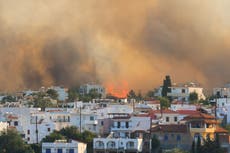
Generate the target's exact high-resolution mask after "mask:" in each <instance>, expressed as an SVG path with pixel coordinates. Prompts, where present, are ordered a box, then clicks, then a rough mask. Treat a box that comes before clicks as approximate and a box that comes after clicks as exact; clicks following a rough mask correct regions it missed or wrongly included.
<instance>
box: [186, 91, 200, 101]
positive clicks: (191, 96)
mask: <svg viewBox="0 0 230 153" xmlns="http://www.w3.org/2000/svg"><path fill="white" fill-rule="evenodd" d="M188 99H189V101H190V103H197V102H198V94H197V93H196V92H195V91H194V92H191V93H190V94H189V98H188Z"/></svg>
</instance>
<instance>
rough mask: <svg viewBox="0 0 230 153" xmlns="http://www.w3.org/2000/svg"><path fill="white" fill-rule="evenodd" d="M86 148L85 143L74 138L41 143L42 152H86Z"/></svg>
mask: <svg viewBox="0 0 230 153" xmlns="http://www.w3.org/2000/svg"><path fill="white" fill-rule="evenodd" d="M86 148H87V144H85V143H82V142H78V141H74V140H70V141H69V142H68V141H66V140H56V141H55V142H43V143H42V153H86V152H87V151H86Z"/></svg>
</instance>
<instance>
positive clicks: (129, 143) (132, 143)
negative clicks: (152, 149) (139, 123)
mask: <svg viewBox="0 0 230 153" xmlns="http://www.w3.org/2000/svg"><path fill="white" fill-rule="evenodd" d="M142 141H143V140H142V139H129V138H94V139H93V150H94V153H101V152H106V153H109V152H126V153H128V152H136V153H140V152H142V145H143V143H142Z"/></svg>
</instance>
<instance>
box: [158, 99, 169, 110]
mask: <svg viewBox="0 0 230 153" xmlns="http://www.w3.org/2000/svg"><path fill="white" fill-rule="evenodd" d="M158 100H159V101H160V107H161V109H167V108H169V107H170V102H169V100H168V98H166V97H158Z"/></svg>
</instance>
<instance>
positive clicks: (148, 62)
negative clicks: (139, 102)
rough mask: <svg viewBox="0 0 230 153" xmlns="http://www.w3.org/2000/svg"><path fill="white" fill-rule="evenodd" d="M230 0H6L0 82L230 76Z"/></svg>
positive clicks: (215, 79)
mask: <svg viewBox="0 0 230 153" xmlns="http://www.w3.org/2000/svg"><path fill="white" fill-rule="evenodd" d="M229 6H230V2H228V0H223V1H218V0H213V1H207V0H203V1H202V0H193V1H183V0H175V1H160V0H149V1H145V2H143V1H139V0H126V1H122V0H111V1H107V0H101V1H89V0H86V1H83V0H79V1H74V0H68V1H54V0H49V1H45V0H37V1H30V0H21V1H16V0H8V1H4V0H0V74H1V75H0V89H1V90H9V91H12V90H18V89H22V88H36V87H40V86H49V85H65V86H69V87H70V86H75V85H79V84H81V83H85V82H101V83H103V84H104V85H108V84H115V86H119V85H120V84H122V83H123V82H127V84H128V86H129V88H133V89H136V90H146V89H151V88H153V87H155V86H157V85H160V84H162V80H163V78H164V76H165V75H167V74H169V75H170V76H171V77H172V79H173V81H175V82H185V81H197V82H200V83H202V84H203V85H204V86H205V87H214V86H217V85H222V84H224V83H226V82H228V81H229V80H228V78H229V76H230V68H229V67H228V66H227V65H228V63H229V61H228V57H229V55H230V52H229V48H230V45H229V43H228V41H229V34H230V30H229V26H230V16H229V14H230V12H229V9H228V8H229Z"/></svg>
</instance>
